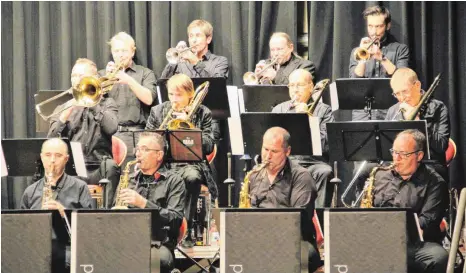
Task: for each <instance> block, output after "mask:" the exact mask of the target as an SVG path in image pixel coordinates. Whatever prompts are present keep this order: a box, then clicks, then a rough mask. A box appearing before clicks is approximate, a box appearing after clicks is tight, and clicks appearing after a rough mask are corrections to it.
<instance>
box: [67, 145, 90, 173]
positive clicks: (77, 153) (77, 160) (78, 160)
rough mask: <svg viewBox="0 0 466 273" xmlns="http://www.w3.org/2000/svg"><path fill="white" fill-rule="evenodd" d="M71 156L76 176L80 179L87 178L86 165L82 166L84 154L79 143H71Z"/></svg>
mask: <svg viewBox="0 0 466 273" xmlns="http://www.w3.org/2000/svg"><path fill="white" fill-rule="evenodd" d="M70 145H71V154H72V156H73V160H74V167H75V169H76V174H77V175H78V176H81V177H87V170H86V164H84V154H83V149H82V146H81V143H80V142H76V141H71V142H70Z"/></svg>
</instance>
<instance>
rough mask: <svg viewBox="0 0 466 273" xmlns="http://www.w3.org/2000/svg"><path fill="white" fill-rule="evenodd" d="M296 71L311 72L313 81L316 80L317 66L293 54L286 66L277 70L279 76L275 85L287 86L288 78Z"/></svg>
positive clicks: (283, 65)
mask: <svg viewBox="0 0 466 273" xmlns="http://www.w3.org/2000/svg"><path fill="white" fill-rule="evenodd" d="M296 69H304V70H307V71H309V72H310V73H311V75H312V79H313V80H315V78H316V75H315V73H316V66H315V65H314V64H313V63H312V62H311V61H308V60H304V59H302V58H300V57H298V56H296V55H295V54H294V53H292V54H291V58H290V59H289V60H288V61H286V62H285V63H284V64H281V65H280V68H279V69H278V70H277V75H276V76H275V78H274V79H273V83H274V84H278V85H280V84H282V85H287V84H288V77H289V76H290V74H291V72H293V71H295V70H296Z"/></svg>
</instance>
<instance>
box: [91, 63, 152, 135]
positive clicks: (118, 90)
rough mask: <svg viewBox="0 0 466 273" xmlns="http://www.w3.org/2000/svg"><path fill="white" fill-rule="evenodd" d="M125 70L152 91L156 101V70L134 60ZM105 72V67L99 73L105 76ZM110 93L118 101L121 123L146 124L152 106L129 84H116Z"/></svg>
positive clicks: (119, 120)
mask: <svg viewBox="0 0 466 273" xmlns="http://www.w3.org/2000/svg"><path fill="white" fill-rule="evenodd" d="M125 72H126V74H128V75H129V76H131V77H132V78H133V79H135V80H136V81H137V82H138V83H139V84H141V85H142V86H144V87H145V88H147V89H149V90H150V91H151V94H152V101H153V102H154V100H155V99H156V97H157V90H156V85H157V79H156V78H155V74H154V72H153V71H152V70H150V69H149V68H146V67H144V66H141V65H137V64H135V63H134V61H133V62H132V64H131V66H130V67H128V68H126V69H125ZM105 74H106V71H105V69H103V70H100V71H99V75H101V76H103V75H105ZM108 95H109V97H110V98H113V99H114V100H115V102H116V103H117V106H118V124H119V125H123V126H134V125H145V124H146V119H147V116H148V115H149V110H150V107H151V106H150V105H145V104H144V103H143V102H142V101H140V100H139V99H138V97H136V95H135V94H134V92H133V91H131V89H130V88H129V86H128V85H127V84H115V85H114V86H113V89H112V90H111V91H110V92H108ZM153 104H154V103H153Z"/></svg>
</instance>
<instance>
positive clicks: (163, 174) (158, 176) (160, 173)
mask: <svg viewBox="0 0 466 273" xmlns="http://www.w3.org/2000/svg"><path fill="white" fill-rule="evenodd" d="M167 172H168V170H167V169H166V168H165V165H164V164H162V166H160V168H159V169H158V170H157V171H156V172H155V173H154V182H156V181H159V180H165V179H166V178H167ZM142 176H143V173H142V172H141V170H139V171H138V172H137V173H136V174H135V180H136V181H138V182H141V181H140V180H141V178H142Z"/></svg>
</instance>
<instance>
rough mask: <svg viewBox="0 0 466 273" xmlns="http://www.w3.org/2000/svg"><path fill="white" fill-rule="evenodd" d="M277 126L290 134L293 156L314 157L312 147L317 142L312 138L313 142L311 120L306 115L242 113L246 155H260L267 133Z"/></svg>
mask: <svg viewBox="0 0 466 273" xmlns="http://www.w3.org/2000/svg"><path fill="white" fill-rule="evenodd" d="M275 126H279V127H282V128H284V129H285V130H287V131H288V132H289V133H290V135H291V139H290V143H289V144H290V146H291V155H313V149H312V147H313V146H314V144H315V141H314V138H312V140H313V141H312V142H311V128H310V127H309V118H308V115H307V114H304V113H292V114H291V113H287V114H283V113H242V114H241V128H242V132H243V142H244V146H245V148H244V153H245V154H249V155H254V154H260V151H261V148H262V137H263V136H264V133H265V131H267V130H268V129H269V128H271V127H275ZM319 141H320V139H319Z"/></svg>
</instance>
